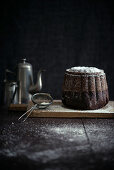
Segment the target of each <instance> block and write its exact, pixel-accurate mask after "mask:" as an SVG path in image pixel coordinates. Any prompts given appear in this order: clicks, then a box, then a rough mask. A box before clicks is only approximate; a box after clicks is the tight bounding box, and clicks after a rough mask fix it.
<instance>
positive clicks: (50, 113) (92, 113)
mask: <svg viewBox="0 0 114 170" xmlns="http://www.w3.org/2000/svg"><path fill="white" fill-rule="evenodd" d="M32 106H33V103H32V102H30V103H29V104H28V107H27V110H29V109H30V108H31V107H32ZM30 117H56V118H58V117H61V118H81V117H82V118H114V101H110V102H109V103H108V104H107V105H106V106H105V107H103V108H101V109H98V110H74V109H69V108H66V107H65V106H64V105H63V104H62V102H61V101H60V100H56V101H54V102H53V104H52V105H51V106H49V107H48V108H47V109H36V110H34V111H33V112H32V114H31V115H30Z"/></svg>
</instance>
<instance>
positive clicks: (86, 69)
mask: <svg viewBox="0 0 114 170" xmlns="http://www.w3.org/2000/svg"><path fill="white" fill-rule="evenodd" d="M66 71H71V72H77V73H78V72H80V73H100V72H102V73H104V71H103V70H101V69H98V68H96V67H84V66H78V67H72V68H70V69H67V70H66Z"/></svg>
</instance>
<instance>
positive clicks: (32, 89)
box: [29, 69, 45, 94]
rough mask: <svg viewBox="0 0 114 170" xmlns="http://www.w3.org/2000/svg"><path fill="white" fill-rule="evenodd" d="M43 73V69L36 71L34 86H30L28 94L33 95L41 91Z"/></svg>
mask: <svg viewBox="0 0 114 170" xmlns="http://www.w3.org/2000/svg"><path fill="white" fill-rule="evenodd" d="M44 71H45V70H43V69H41V70H39V71H38V74H37V82H36V84H35V85H32V86H30V88H29V93H31V94H34V93H38V92H40V91H41V89H42V72H44Z"/></svg>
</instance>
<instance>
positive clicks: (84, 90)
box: [62, 72, 109, 110]
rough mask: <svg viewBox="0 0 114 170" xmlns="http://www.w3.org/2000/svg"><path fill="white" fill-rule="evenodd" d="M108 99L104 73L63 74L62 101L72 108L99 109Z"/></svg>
mask: <svg viewBox="0 0 114 170" xmlns="http://www.w3.org/2000/svg"><path fill="white" fill-rule="evenodd" d="M108 101H109V95H108V86H107V81H106V75H105V73H102V74H101V73H97V74H91V75H89V74H76V73H75V74H71V73H68V72H66V73H65V76H64V83H63V90H62V102H63V104H64V105H66V106H69V107H71V108H74V109H84V110H85V109H86V110H87V109H99V108H101V107H103V106H105V105H106V104H107V103H108Z"/></svg>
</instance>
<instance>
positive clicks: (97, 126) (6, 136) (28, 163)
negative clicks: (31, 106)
mask: <svg viewBox="0 0 114 170" xmlns="http://www.w3.org/2000/svg"><path fill="white" fill-rule="evenodd" d="M21 114H22V112H14V111H10V112H7V110H6V111H4V110H1V114H0V169H1V170H4V169H11V170H14V169H27V170H33V169H34V170H37V169H40V170H47V169H49V170H55V169H56V170H61V169H62V170H75V169H78V170H89V169H92V170H93V169H94V170H96V169H99V170H101V169H102V170H104V169H106V170H107V169H110V170H113V169H114V128H113V127H114V120H113V119H83V118H81V119H66V118H62V119H61V118H58V119H56V118H39V119H36V118H28V119H27V121H26V122H24V123H23V122H19V121H17V119H18V117H19V116H20V115H21Z"/></svg>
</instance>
